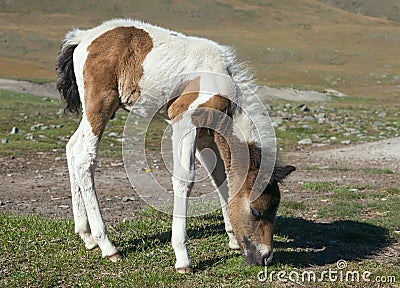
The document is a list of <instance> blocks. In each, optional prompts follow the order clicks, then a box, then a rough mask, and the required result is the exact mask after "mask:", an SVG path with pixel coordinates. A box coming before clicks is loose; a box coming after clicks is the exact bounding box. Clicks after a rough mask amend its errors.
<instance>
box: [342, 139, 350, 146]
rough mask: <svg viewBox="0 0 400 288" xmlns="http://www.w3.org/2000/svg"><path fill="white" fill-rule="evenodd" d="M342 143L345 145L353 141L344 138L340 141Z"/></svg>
mask: <svg viewBox="0 0 400 288" xmlns="http://www.w3.org/2000/svg"><path fill="white" fill-rule="evenodd" d="M340 143H342V144H344V145H349V144H350V143H351V141H350V140H343V141H342V142H340Z"/></svg>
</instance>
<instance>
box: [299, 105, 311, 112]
mask: <svg viewBox="0 0 400 288" xmlns="http://www.w3.org/2000/svg"><path fill="white" fill-rule="evenodd" d="M297 108H299V109H300V110H301V111H303V112H309V111H310V108H308V107H307V105H306V104H301V105H299V106H297Z"/></svg>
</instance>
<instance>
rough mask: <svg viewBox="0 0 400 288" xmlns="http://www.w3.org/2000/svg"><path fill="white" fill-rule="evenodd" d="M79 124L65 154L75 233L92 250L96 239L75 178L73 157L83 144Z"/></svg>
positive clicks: (76, 155) (77, 154)
mask: <svg viewBox="0 0 400 288" xmlns="http://www.w3.org/2000/svg"><path fill="white" fill-rule="evenodd" d="M80 127H81V126H79V128H78V129H77V130H76V131H75V133H74V134H73V135H72V137H71V138H70V140H69V141H68V143H67V147H66V154H67V162H68V170H69V177H70V183H71V195H72V211H73V215H74V223H75V233H76V234H78V235H79V236H80V237H81V238H82V240H83V242H84V243H85V246H86V248H87V249H88V250H92V249H93V248H95V247H97V243H96V241H94V239H93V237H92V234H91V231H90V226H89V221H88V218H87V215H86V209H85V204H84V201H83V198H82V193H81V190H80V188H79V185H78V182H77V180H76V178H75V171H74V170H75V169H74V167H75V163H74V159H75V158H76V157H78V156H79V151H80V149H81V148H80V147H82V145H83V143H82V142H83V133H82V131H81V129H80Z"/></svg>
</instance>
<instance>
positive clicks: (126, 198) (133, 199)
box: [122, 196, 136, 202]
mask: <svg viewBox="0 0 400 288" xmlns="http://www.w3.org/2000/svg"><path fill="white" fill-rule="evenodd" d="M135 200H136V199H135V197H133V196H132V197H126V196H125V197H123V198H122V202H129V201H135Z"/></svg>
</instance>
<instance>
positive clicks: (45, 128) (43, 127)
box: [40, 125, 49, 130]
mask: <svg viewBox="0 0 400 288" xmlns="http://www.w3.org/2000/svg"><path fill="white" fill-rule="evenodd" d="M47 129H49V126H44V125H43V126H40V130H47Z"/></svg>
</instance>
